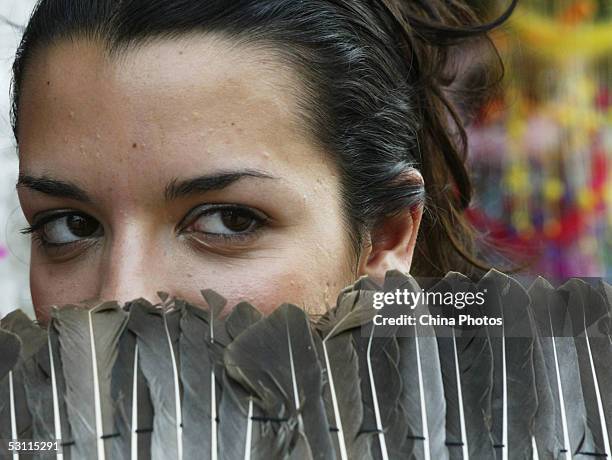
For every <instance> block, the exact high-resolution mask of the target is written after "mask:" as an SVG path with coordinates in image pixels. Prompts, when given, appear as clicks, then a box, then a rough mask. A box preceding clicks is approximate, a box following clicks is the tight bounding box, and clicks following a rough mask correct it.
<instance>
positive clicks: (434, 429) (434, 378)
mask: <svg viewBox="0 0 612 460" xmlns="http://www.w3.org/2000/svg"><path fill="white" fill-rule="evenodd" d="M398 289H399V290H400V291H401V292H402V293H410V292H412V293H418V292H420V291H421V288H420V286H419V285H418V284H417V282H416V281H415V280H414V278H412V277H410V276H406V275H404V274H402V273H401V272H399V271H396V270H392V271H389V272H387V274H386V277H385V283H384V285H383V290H384V291H385V292H395V291H396V290H398ZM391 307H392V306H391ZM405 312H406V307H405V306H403V305H402V306H401V307H399V309H398V313H399V314H401V313H405ZM429 313H430V312H429V310H428V307H427V305H425V304H423V303H420V304H418V305H416V306H414V309H413V310H412V313H411V315H412V316H413V317H415V318H417V319H418V318H420V317H422V316H425V315H429ZM397 335H398V337H397V343H398V347H399V352H400V359H399V363H398V369H399V372H400V376H401V383H402V391H401V401H402V402H403V403H404V404H403V407H404V409H405V410H406V412H407V418H408V423H407V428H408V433H407V436H408V439H407V442H404V443H403V444H400V446H401V447H400V449H397V450H394V451H395V452H397V453H398V454H406V453H407V448H412V449H413V452H412V456H413V457H416V458H424V459H441V460H442V459H445V458H448V456H449V452H448V448H447V446H446V442H445V441H446V419H445V415H446V401H445V399H444V386H443V379H442V371H441V367H440V358H439V355H438V344H437V340H436V337H435V331H434V330H433V328H432V327H431V326H426V325H423V324H421V323H420V321H416V326H414V328H411V327H408V328H405V327H402V328H400V329H398V334H397ZM399 413H400V414H401V412H399ZM396 424H397V425H399V426H401V425H402V422H401V420H400V421H398V422H396ZM396 457H397V454H396V455H393V458H396Z"/></svg>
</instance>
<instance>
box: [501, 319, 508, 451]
mask: <svg viewBox="0 0 612 460" xmlns="http://www.w3.org/2000/svg"><path fill="white" fill-rule="evenodd" d="M502 321H503V319H502ZM502 331H503V329H502ZM503 334H505V331H504V332H503ZM507 377H508V376H507V373H506V337H505V336H502V408H503V409H502V446H501V449H502V460H508V381H507V380H508V379H507Z"/></svg>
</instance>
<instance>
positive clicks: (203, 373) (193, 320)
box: [179, 304, 223, 459]
mask: <svg viewBox="0 0 612 460" xmlns="http://www.w3.org/2000/svg"><path fill="white" fill-rule="evenodd" d="M181 310H182V315H181V322H180V329H181V335H180V339H179V350H180V355H181V364H182V365H181V382H182V387H183V444H184V451H185V456H186V458H197V457H199V456H204V457H206V458H211V459H216V458H217V456H218V438H217V436H218V416H217V414H218V405H219V400H220V397H221V385H220V379H221V376H222V372H221V368H220V364H221V362H222V359H223V358H222V353H223V349H222V348H221V347H220V346H219V345H218V343H215V340H214V335H213V331H215V329H218V328H215V327H214V323H215V319H214V318H213V317H211V313H213V312H211V310H208V311H206V310H204V309H202V308H200V307H196V306H193V305H191V304H185V305H184V306H183V308H182V309H181ZM218 311H220V310H218ZM218 311H217V313H218Z"/></svg>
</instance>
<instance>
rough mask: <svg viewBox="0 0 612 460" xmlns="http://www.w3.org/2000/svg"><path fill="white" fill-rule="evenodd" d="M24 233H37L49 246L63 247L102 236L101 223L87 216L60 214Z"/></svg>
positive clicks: (46, 219)
mask: <svg viewBox="0 0 612 460" xmlns="http://www.w3.org/2000/svg"><path fill="white" fill-rule="evenodd" d="M22 233H37V236H38V237H39V238H40V240H41V242H42V243H43V244H44V245H48V246H62V245H67V244H70V243H75V242H77V241H80V240H84V239H91V238H97V237H99V236H101V235H102V233H103V232H102V226H101V225H100V223H99V222H98V221H97V220H96V219H94V218H93V217H90V216H88V215H86V214H77V213H70V214H60V215H56V216H49V217H47V218H43V219H41V221H40V222H38V223H35V224H34V225H32V227H30V228H28V229H24V231H22Z"/></svg>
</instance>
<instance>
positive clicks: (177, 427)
mask: <svg viewBox="0 0 612 460" xmlns="http://www.w3.org/2000/svg"><path fill="white" fill-rule="evenodd" d="M180 316H181V311H180V310H179V309H176V308H173V307H172V306H171V301H170V302H166V303H165V304H164V305H161V306H154V305H152V304H151V303H149V302H147V301H146V300H144V299H142V300H141V301H139V302H136V303H133V304H131V305H130V316H129V322H128V329H129V330H130V331H131V332H132V333H133V334H135V335H136V345H137V346H138V358H137V359H138V365H139V367H140V369H141V371H142V373H143V375H144V377H145V380H146V382H147V386H148V388H149V393H150V396H151V402H152V404H153V411H154V414H155V416H154V418H153V433H152V436H151V458H152V459H153V460H162V459H166V458H175V459H177V460H181V459H182V456H183V449H182V443H183V436H182V408H181V398H180V394H181V388H180V377H179V375H180V374H179V357H178V340H179V321H180Z"/></svg>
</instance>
